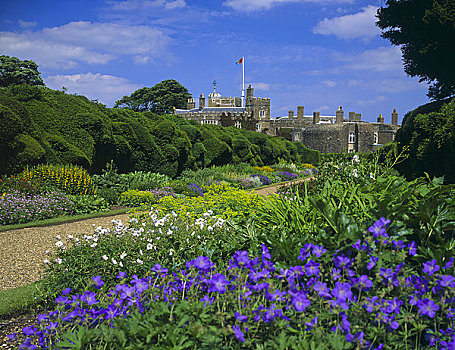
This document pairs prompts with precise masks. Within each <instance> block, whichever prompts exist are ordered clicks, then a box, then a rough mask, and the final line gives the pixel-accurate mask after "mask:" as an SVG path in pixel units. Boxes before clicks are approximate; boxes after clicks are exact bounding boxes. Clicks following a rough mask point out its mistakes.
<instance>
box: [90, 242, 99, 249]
mask: <svg viewBox="0 0 455 350" xmlns="http://www.w3.org/2000/svg"><path fill="white" fill-rule="evenodd" d="M97 245H98V243H93V244H92V245H91V246H90V247H92V248H95V247H96V246H97Z"/></svg>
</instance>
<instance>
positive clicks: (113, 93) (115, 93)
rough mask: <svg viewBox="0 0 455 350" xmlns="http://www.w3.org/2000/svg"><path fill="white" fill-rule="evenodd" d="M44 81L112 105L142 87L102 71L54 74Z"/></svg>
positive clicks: (55, 86)
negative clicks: (104, 73) (103, 73)
mask: <svg viewBox="0 0 455 350" xmlns="http://www.w3.org/2000/svg"><path fill="white" fill-rule="evenodd" d="M44 82H45V84H46V86H48V87H49V88H51V89H55V90H57V89H61V88H62V87H66V88H67V89H68V90H67V93H71V94H72V93H77V94H78V95H84V96H86V97H87V98H89V99H96V100H98V101H99V102H101V103H104V104H107V105H110V106H112V105H113V104H114V102H115V101H117V100H119V99H121V98H122V97H123V96H125V95H129V94H131V93H132V92H133V91H135V90H137V89H139V88H141V87H142V86H140V85H138V84H135V83H132V82H130V81H129V80H127V79H125V78H121V77H116V76H113V75H102V74H100V73H96V74H93V73H81V74H73V75H52V76H48V77H47V78H45V79H44Z"/></svg>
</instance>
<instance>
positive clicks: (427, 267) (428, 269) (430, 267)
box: [423, 259, 439, 276]
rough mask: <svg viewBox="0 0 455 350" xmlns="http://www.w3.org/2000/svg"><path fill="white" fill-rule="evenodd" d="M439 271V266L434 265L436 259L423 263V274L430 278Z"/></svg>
mask: <svg viewBox="0 0 455 350" xmlns="http://www.w3.org/2000/svg"><path fill="white" fill-rule="evenodd" d="M437 271H439V265H437V264H436V259H433V260H431V261H427V262H426V263H423V272H425V273H427V274H428V276H432V275H433V274H434V273H435V272H437Z"/></svg>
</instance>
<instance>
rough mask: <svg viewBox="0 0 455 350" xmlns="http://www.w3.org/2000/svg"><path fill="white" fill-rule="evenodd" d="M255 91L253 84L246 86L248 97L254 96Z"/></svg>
mask: <svg viewBox="0 0 455 350" xmlns="http://www.w3.org/2000/svg"><path fill="white" fill-rule="evenodd" d="M253 91H254V89H253V88H252V87H251V85H248V87H247V88H246V98H251V97H253Z"/></svg>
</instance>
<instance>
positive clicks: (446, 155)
mask: <svg viewBox="0 0 455 350" xmlns="http://www.w3.org/2000/svg"><path fill="white" fill-rule="evenodd" d="M432 110H433V111H432ZM396 141H397V143H398V149H399V151H401V150H402V149H403V148H405V150H406V154H407V156H408V158H407V159H406V160H405V161H404V162H402V163H400V164H398V165H397V167H396V168H397V170H398V171H400V172H401V173H402V174H404V175H405V176H406V177H407V178H416V177H418V176H422V175H424V173H425V172H426V173H428V174H429V175H430V176H444V177H445V181H446V182H447V183H455V170H454V169H455V100H452V101H451V102H450V103H448V104H445V105H443V106H442V107H440V103H434V104H431V105H425V106H422V107H419V108H418V109H417V110H416V111H412V112H410V113H408V114H407V115H406V117H405V119H404V122H403V126H402V128H401V129H400V130H398V132H397V137H396Z"/></svg>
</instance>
